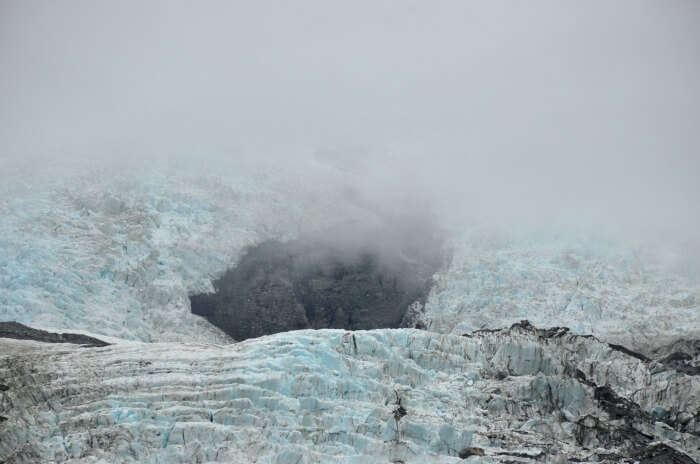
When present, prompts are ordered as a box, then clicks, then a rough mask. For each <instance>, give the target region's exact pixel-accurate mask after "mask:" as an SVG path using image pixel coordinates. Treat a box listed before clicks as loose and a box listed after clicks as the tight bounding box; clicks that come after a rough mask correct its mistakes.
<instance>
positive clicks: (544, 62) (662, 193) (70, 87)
mask: <svg viewBox="0 0 700 464" xmlns="http://www.w3.org/2000/svg"><path fill="white" fill-rule="evenodd" d="M698 24H700V3H699V2H697V1H694V0H674V1H665V2H658V1H642V0H640V1H636V0H635V1H632V0H629V1H626V0H625V1H623V0H620V1H615V2H610V1H607V0H602V1H586V2H580V1H576V2H575V1H561V0H551V1H548V0H540V1H536V2H515V1H492V0H488V1H486V0H484V1H455V2H447V1H445V2H428V1H421V2H419V1H353V2H333V1H318V0H313V1H302V2H282V1H255V2H253V1H249V2H244V1H206V2H185V1H181V2H177V1H167V2H165V1H163V2H156V1H147V2H143V1H120V2H109V1H82V0H80V1H78V0H76V1H65V2H50V1H33V0H29V1H27V0H14V1H8V0H0V158H2V164H0V166H4V168H3V169H5V171H6V172H10V171H9V169H8V167H10V166H12V164H13V163H17V162H19V161H20V160H23V159H24V160H26V159H31V160H32V161H31V162H32V163H34V165H36V166H41V165H42V164H45V163H50V162H55V161H57V160H60V161H61V162H62V163H68V164H70V163H71V162H73V161H74V160H75V161H76V162H77V160H84V159H90V160H95V161H96V162H98V163H102V162H104V163H108V162H115V161H118V162H119V163H122V164H126V165H129V164H132V165H133V164H138V163H142V162H144V160H149V161H152V162H156V163H163V165H164V166H165V165H171V164H172V163H175V162H193V163H196V164H197V165H198V166H200V167H201V168H202V169H203V170H204V171H207V170H209V171H211V172H212V173H217V174H225V171H226V169H236V165H237V164H239V163H240V164H241V165H242V164H245V165H246V166H251V165H259V166H263V165H276V166H280V167H281V168H282V169H289V170H290V171H289V172H290V176H292V175H294V176H301V183H302V184H306V185H308V188H310V189H313V185H315V184H317V183H319V182H323V179H322V177H323V173H324V172H330V171H332V172H333V173H334V176H335V177H334V181H333V182H334V183H337V187H338V192H339V196H340V197H342V198H345V199H346V200H347V202H348V203H351V204H354V205H361V207H364V208H367V209H370V210H372V211H375V212H377V211H379V212H380V213H379V214H381V215H384V217H396V216H394V215H396V214H399V215H401V216H411V215H413V214H414V213H416V214H419V215H421V214H424V212H425V211H431V212H432V213H435V214H437V215H438V216H440V217H441V218H442V219H444V220H446V221H447V220H448V219H449V221H451V222H452V223H459V222H460V221H464V222H469V221H484V222H490V223H493V224H497V225H499V226H503V227H505V228H520V227H542V226H544V227H547V226H548V225H550V224H551V225H554V224H567V225H571V226H574V227H585V228H593V229H602V230H610V231H615V232H618V231H621V233H623V234H628V235H629V236H630V237H633V236H635V237H636V236H642V235H647V236H649V237H652V236H653V237H663V239H664V240H667V239H668V240H670V237H673V239H674V240H682V241H683V243H686V244H688V243H691V244H693V246H695V245H697V241H696V239H695V237H696V236H697V235H699V234H698V233H697V230H698V227H699V226H700V214H698V211H700V208H699V207H698V200H700V187H699V186H698V176H699V175H700V130H699V129H700V126H699V124H700V28H698ZM307 166H308V169H307ZM319 166H320V167H322V168H320V167H319ZM324 169H325V170H324ZM292 173H293V174H292ZM304 176H307V177H304ZM289 201H295V198H290V199H289ZM418 205H420V206H418Z"/></svg>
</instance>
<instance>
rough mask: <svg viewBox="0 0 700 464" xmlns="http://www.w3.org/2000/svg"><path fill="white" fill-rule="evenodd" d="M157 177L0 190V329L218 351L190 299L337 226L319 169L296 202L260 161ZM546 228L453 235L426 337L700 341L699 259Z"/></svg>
mask: <svg viewBox="0 0 700 464" xmlns="http://www.w3.org/2000/svg"><path fill="white" fill-rule="evenodd" d="M54 169H55V168H54ZM318 169H322V168H318ZM162 171H163V170H162V169H161V170H158V171H156V170H149V169H145V168H139V169H134V170H133V172H126V173H121V174H114V173H113V172H111V171H100V170H90V169H84V170H76V169H75V168H73V170H71V171H69V172H68V173H60V175H56V176H48V174H46V176H48V178H47V179H45V178H43V177H40V173H37V172H36V171H31V173H30V174H24V175H20V174H18V175H16V176H15V177H13V179H14V180H12V181H8V182H5V183H4V184H3V185H2V186H0V188H2V191H1V192H0V193H1V194H2V195H1V198H0V320H5V321H9V320H14V321H17V322H21V323H24V324H27V325H30V326H33V327H37V328H47V329H51V328H55V329H59V330H73V331H75V330H85V331H89V332H92V333H96V334H103V335H106V336H114V337H118V338H123V339H129V340H138V341H147V342H151V341H153V342H165V341H183V342H186V341H192V342H223V341H226V340H228V337H227V336H226V335H225V334H224V333H222V332H221V331H219V330H218V329H216V328H215V327H213V326H211V325H210V324H208V323H206V322H205V321H203V320H202V319H201V318H199V317H196V316H193V315H192V314H191V313H190V310H189V301H188V298H187V296H188V295H189V294H192V293H201V292H207V291H211V290H212V287H211V282H212V280H213V279H215V278H216V277H218V276H220V275H222V274H223V273H224V272H225V271H226V269H228V268H230V267H231V266H232V265H234V264H235V263H236V261H237V259H238V258H239V257H240V256H241V253H242V252H243V250H244V249H245V247H246V246H248V245H253V244H257V243H260V242H262V241H264V240H266V239H271V238H272V239H288V238H292V237H294V236H295V235H296V234H297V233H298V231H299V230H300V229H301V228H302V227H303V226H304V224H307V223H313V224H315V225H316V226H317V227H322V225H323V220H324V219H323V218H324V217H332V218H335V219H336V220H337V219H338V214H337V212H336V213H334V214H331V213H330V212H331V211H334V210H335V209H337V208H335V206H334V205H336V204H339V203H340V202H341V198H339V196H338V194H337V192H336V191H335V185H336V184H337V183H338V182H339V178H340V177H342V176H341V175H340V174H339V173H337V172H333V171H329V170H327V169H325V168H324V170H322V175H323V177H324V178H326V179H327V184H319V185H318V186H316V187H314V188H315V190H313V189H311V188H310V187H307V188H306V190H311V192H312V193H305V194H303V195H301V194H299V193H298V192H299V191H306V190H303V189H302V188H301V186H300V185H299V183H298V181H296V180H294V177H293V176H290V174H289V172H288V171H286V170H280V169H277V170H275V169H272V168H270V167H269V166H262V167H259V168H255V169H253V168H250V167H248V168H245V169H244V168H241V169H240V170H239V171H235V170H234V171H231V172H233V174H227V175H226V176H212V175H209V176H204V175H201V174H198V173H197V172H196V171H192V172H189V171H187V170H184V169H173V170H171V171H166V172H162ZM251 171H252V173H251ZM307 175H308V173H307ZM37 177H38V178H39V179H38V180H37V179H35V178H37ZM290 197H293V198H295V199H297V200H298V201H295V202H291V203H290V202H289V201H285V200H286V199H288V198H290ZM350 214H352V212H351V213H350ZM448 227H450V226H448ZM551 229H553V230H549V229H547V232H546V233H537V232H530V233H526V232H517V231H511V232H503V231H499V232H498V233H494V232H492V231H491V230H488V229H485V228H483V227H477V226H464V225H461V224H460V225H459V227H455V226H452V229H451V230H450V234H451V242H452V244H451V247H452V254H453V257H452V261H451V264H450V266H449V267H448V269H446V270H445V271H444V272H441V273H439V274H438V275H436V276H435V285H434V286H433V290H432V292H431V294H430V296H429V298H428V301H427V303H426V307H425V315H424V323H425V326H426V327H430V330H434V331H437V332H440V333H455V334H459V333H461V332H467V331H470V330H474V329H480V328H500V327H505V326H508V325H510V324H512V323H514V322H517V321H519V320H521V319H528V320H530V321H532V322H533V323H534V324H536V325H538V326H552V325H565V326H568V327H570V328H571V329H572V330H573V331H574V332H576V333H580V334H585V333H592V334H595V335H597V336H601V337H603V338H606V339H609V340H610V341H618V342H621V343H627V344H631V345H632V346H635V347H637V348H639V349H643V348H644V347H643V346H637V345H638V344H639V343H638V342H639V340H640V339H641V340H644V339H645V338H647V339H648V338H653V339H657V340H659V341H660V343H661V342H662V341H666V340H671V339H673V338H674V337H679V336H684V337H697V336H698V335H699V333H700V312H699V311H698V309H699V308H700V297H698V295H699V294H700V270H699V269H698V265H697V263H696V262H693V261H692V260H691V259H689V258H688V259H685V260H684V259H683V256H678V253H677V252H676V254H675V255H672V254H669V252H667V251H666V250H657V249H656V248H658V246H651V245H649V244H648V243H627V242H624V241H622V240H615V239H614V238H611V237H607V236H604V235H595V234H583V233H578V234H574V233H570V232H567V233H563V232H559V231H557V230H556V228H554V227H552V228H551ZM557 232H559V233H557ZM630 328H632V329H633V330H629V329H630ZM630 332H632V333H634V334H635V335H634V336H630V335H629V334H630Z"/></svg>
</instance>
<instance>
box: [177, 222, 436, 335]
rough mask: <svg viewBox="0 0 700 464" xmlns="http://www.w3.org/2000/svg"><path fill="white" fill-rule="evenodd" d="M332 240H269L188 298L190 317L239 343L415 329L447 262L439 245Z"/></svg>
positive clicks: (382, 237) (382, 238)
mask: <svg viewBox="0 0 700 464" xmlns="http://www.w3.org/2000/svg"><path fill="white" fill-rule="evenodd" d="M344 233H345V234H346V236H344V237H341V238H340V239H338V237H335V236H334V234H333V232H329V233H328V235H330V237H331V238H330V239H326V238H321V237H307V238H304V239H299V240H294V241H290V242H279V241H275V240H270V241H266V242H263V243H261V244H260V245H258V246H255V247H252V248H249V249H248V250H247V252H246V253H245V255H244V256H243V257H242V258H241V260H240V262H239V263H238V265H237V266H236V267H235V268H233V269H230V270H228V271H227V272H226V273H225V274H224V275H223V276H222V277H221V278H220V279H218V280H216V281H215V282H214V288H215V289H216V293H214V294H200V295H192V296H190V302H191V306H192V312H193V313H194V314H198V315H201V316H204V317H206V318H207V319H208V320H209V321H210V322H212V323H213V324H214V325H216V326H218V327H219V328H221V329H223V330H224V331H225V332H226V333H228V334H229V335H231V336H232V337H233V338H234V339H236V340H244V339H247V338H252V337H258V336H261V335H266V334H272V333H276V332H283V331H288V330H296V329H307V328H314V329H321V328H344V329H350V330H359V329H375V328H392V327H404V326H413V325H414V324H415V321H414V320H413V319H412V318H413V316H415V314H409V315H407V309H408V308H409V306H410V305H411V304H412V303H414V302H419V303H421V304H422V303H423V302H424V300H425V298H426V296H427V294H428V292H429V290H430V284H431V282H432V275H433V274H434V273H435V272H436V271H437V270H438V268H439V266H440V265H441V263H442V260H443V257H442V255H441V254H440V253H439V246H438V245H439V244H438V242H437V241H432V242H431V241H430V240H418V239H419V238H420V237H422V235H421V234H417V236H416V237H412V239H407V238H406V237H405V236H403V235H401V236H394V237H392V236H387V234H383V233H377V234H376V237H372V236H371V233H370V232H368V231H361V232H359V233H357V234H356V235H353V236H350V235H347V232H346V231H344Z"/></svg>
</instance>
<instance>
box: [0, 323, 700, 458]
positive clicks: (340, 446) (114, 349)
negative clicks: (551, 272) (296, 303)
mask: <svg viewBox="0 0 700 464" xmlns="http://www.w3.org/2000/svg"><path fill="white" fill-rule="evenodd" d="M0 352H2V353H4V355H3V356H1V357H0V379H2V384H3V386H2V390H3V391H0V411H1V412H2V416H4V417H5V420H4V423H2V424H0V461H3V462H6V463H8V464H10V463H11V464H15V463H29V462H54V461H56V462H75V463H78V462H85V463H88V462H102V463H105V462H140V463H165V462H167V463H176V462H182V463H192V462H259V463H268V462H269V463H311V462H319V463H320V462H324V463H325V462H355V463H365V462H407V463H423V462H441V463H442V462H445V463H447V462H458V461H459V460H460V458H459V454H460V453H461V454H462V456H463V457H465V456H466V455H468V454H474V455H476V456H477V457H473V458H469V459H470V462H511V463H512V462H536V461H537V462H562V463H563V462H572V461H573V460H577V462H602V461H603V460H605V459H612V460H613V461H615V462H620V460H621V456H632V455H634V454H635V453H641V452H644V450H647V451H648V450H649V449H655V450H657V451H658V449H657V448H653V444H654V442H656V441H659V440H662V441H664V442H665V443H666V445H665V446H670V447H671V449H670V450H667V449H666V448H663V450H666V451H667V452H669V453H676V455H677V456H683V455H682V454H678V453H681V452H683V451H684V452H685V453H688V454H690V455H691V456H693V457H694V458H695V459H698V458H699V457H700V453H698V446H699V445H700V439H699V438H698V436H697V433H698V432H699V431H700V428H699V427H700V422H699V419H698V416H697V414H696V412H697V410H698V407H700V377H697V376H688V375H685V374H679V373H677V372H675V371H673V370H670V369H667V368H664V367H663V366H662V365H660V364H658V363H653V362H652V363H648V362H643V361H641V360H640V359H637V358H636V357H634V356H631V355H629V354H627V353H625V352H623V351H619V350H614V349H612V348H611V347H609V346H608V345H607V344H605V343H602V342H599V341H598V340H596V339H595V338H591V337H581V336H575V335H571V334H570V333H567V332H566V331H565V330H562V329H556V330H548V331H545V330H537V329H535V328H534V327H532V326H530V325H528V324H525V323H522V324H517V325H515V326H513V327H512V328H510V329H505V330H501V331H493V332H491V331H485V332H483V331H482V332H477V333H474V334H472V335H471V336H469V337H462V336H454V335H439V334H435V333H431V332H426V331H420V330H414V329H396V330H389V329H386V330H375V331H367V332H365V331H359V332H346V331H342V330H319V331H312V330H310V331H299V332H287V333H281V334H276V335H272V336H267V337H262V338H258V339H251V340H248V341H245V342H240V343H237V344H231V345H199V344H173V343H165V344H163V343H158V344H142V343H126V344H116V345H112V346H109V347H106V348H78V347H75V346H67V345H60V348H59V349H56V345H48V344H40V343H34V342H18V341H10V340H6V339H0ZM399 406H400V407H401V408H403V411H401V410H400V409H399ZM470 448H471V449H470ZM663 450H662V451H663ZM674 450H675V451H674ZM481 454H483V456H479V455H481ZM615 456H617V458H615ZM654 462H656V461H654ZM658 462H661V461H658ZM678 462H692V461H678Z"/></svg>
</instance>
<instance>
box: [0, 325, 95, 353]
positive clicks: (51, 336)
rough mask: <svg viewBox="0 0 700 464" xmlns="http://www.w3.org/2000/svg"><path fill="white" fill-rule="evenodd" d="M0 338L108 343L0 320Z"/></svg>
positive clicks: (85, 343) (77, 343)
mask: <svg viewBox="0 0 700 464" xmlns="http://www.w3.org/2000/svg"><path fill="white" fill-rule="evenodd" d="M0 338H14V339H16V340H34V341H37V342H46V343H74V344H76V345H83V346H86V347H99V346H107V345H109V343H106V342H103V341H102V340H99V339H97V338H93V337H88V336H87V335H80V334H72V333H53V332H47V331H45V330H39V329H32V328H31V327H27V326H26V325H24V324H20V323H19V322H0Z"/></svg>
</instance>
